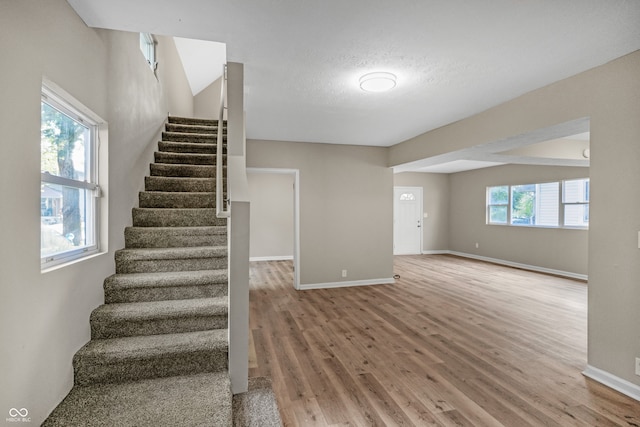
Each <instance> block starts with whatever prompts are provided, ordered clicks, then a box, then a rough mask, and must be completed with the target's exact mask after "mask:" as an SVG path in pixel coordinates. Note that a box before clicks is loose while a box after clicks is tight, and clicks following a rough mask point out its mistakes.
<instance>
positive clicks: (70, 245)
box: [40, 85, 99, 268]
mask: <svg viewBox="0 0 640 427" xmlns="http://www.w3.org/2000/svg"><path fill="white" fill-rule="evenodd" d="M76 102H77V101H75V100H74V101H69V100H66V99H65V98H64V97H63V96H60V95H59V94H57V93H55V92H53V91H52V90H51V89H49V88H47V87H46V86H44V85H43V88H42V97H41V103H40V106H41V115H40V257H41V265H42V268H48V267H51V266H54V265H57V264H61V263H64V262H67V261H71V260H74V259H77V258H81V257H83V256H87V255H89V254H93V253H95V252H97V251H98V213H97V212H98V211H97V209H98V206H97V203H98V199H97V197H96V196H97V195H98V194H99V187H98V182H97V176H98V175H97V164H98V163H97V142H96V141H97V137H98V135H97V130H98V125H97V123H96V122H95V121H94V120H92V119H91V118H90V117H88V116H87V115H86V114H83V113H82V112H81V111H80V109H79V108H77V106H76V105H75V104H76ZM83 108H84V107H83Z"/></svg>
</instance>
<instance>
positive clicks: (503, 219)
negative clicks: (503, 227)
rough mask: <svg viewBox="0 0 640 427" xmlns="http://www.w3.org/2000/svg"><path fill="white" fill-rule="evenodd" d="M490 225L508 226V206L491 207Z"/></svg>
mask: <svg viewBox="0 0 640 427" xmlns="http://www.w3.org/2000/svg"><path fill="white" fill-rule="evenodd" d="M489 223H492V224H506V223H507V206H489Z"/></svg>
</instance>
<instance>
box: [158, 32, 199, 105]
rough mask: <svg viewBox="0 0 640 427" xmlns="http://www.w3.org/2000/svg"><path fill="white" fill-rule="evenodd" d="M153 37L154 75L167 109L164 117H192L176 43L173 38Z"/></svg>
mask: <svg viewBox="0 0 640 427" xmlns="http://www.w3.org/2000/svg"><path fill="white" fill-rule="evenodd" d="M154 37H155V39H156V41H157V47H156V55H157V62H158V69H157V70H156V73H157V75H158V80H159V81H160V82H161V87H162V92H163V96H164V98H165V100H166V103H167V107H168V108H167V112H166V113H167V114H165V115H171V116H181V117H193V109H194V105H193V104H194V99H193V95H192V93H191V87H190V86H189V80H187V75H186V74H185V71H184V67H183V66H182V60H181V59H180V55H179V54H178V50H177V49H176V43H175V42H174V40H173V37H168V36H154Z"/></svg>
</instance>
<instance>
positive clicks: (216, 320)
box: [91, 315, 227, 340]
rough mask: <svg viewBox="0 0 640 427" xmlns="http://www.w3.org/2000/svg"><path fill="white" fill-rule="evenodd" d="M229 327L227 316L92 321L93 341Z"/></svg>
mask: <svg viewBox="0 0 640 427" xmlns="http://www.w3.org/2000/svg"><path fill="white" fill-rule="evenodd" d="M226 327H227V316H226V315H217V316H216V315H212V316H185V315H183V316H179V317H174V318H162V319H147V320H140V321H132V320H128V319H125V320H112V319H94V318H92V319H91V339H93V340H100V339H108V338H121V337H133V336H136V335H159V334H178V333H182V332H195V331H206V330H209V329H223V328H226Z"/></svg>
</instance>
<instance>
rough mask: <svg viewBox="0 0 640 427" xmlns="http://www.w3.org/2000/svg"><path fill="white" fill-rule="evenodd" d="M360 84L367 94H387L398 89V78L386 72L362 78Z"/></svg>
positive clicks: (366, 75)
mask: <svg viewBox="0 0 640 427" xmlns="http://www.w3.org/2000/svg"><path fill="white" fill-rule="evenodd" d="M359 82H360V89H362V90H364V91H365V92H385V91H387V90H391V89H393V88H394V87H396V76H395V74H391V73H386V72H376V73H368V74H365V75H364V76H362V77H360V80H359Z"/></svg>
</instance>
